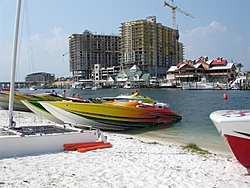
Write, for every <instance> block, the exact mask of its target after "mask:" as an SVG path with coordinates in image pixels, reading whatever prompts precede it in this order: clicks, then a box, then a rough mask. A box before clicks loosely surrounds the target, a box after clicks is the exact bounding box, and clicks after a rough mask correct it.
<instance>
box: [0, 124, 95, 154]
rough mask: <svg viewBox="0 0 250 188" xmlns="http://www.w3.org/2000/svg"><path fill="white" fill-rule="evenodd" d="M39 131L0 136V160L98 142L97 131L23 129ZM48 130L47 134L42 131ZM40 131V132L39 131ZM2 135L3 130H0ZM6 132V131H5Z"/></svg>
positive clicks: (16, 132)
mask: <svg viewBox="0 0 250 188" xmlns="http://www.w3.org/2000/svg"><path fill="white" fill-rule="evenodd" d="M23 128H28V129H29V130H30V129H33V130H39V132H37V134H33V133H34V132H30V133H26V134H23V133H20V131H11V132H12V134H9V135H1V136H0V145H1V147H0V158H10V157H22V156H27V155H38V154H44V153H50V152H60V151H63V150H64V147H63V145H64V144H68V143H85V142H95V141H98V139H99V137H98V130H84V131H82V130H77V129H75V128H72V127H71V128H67V129H64V128H61V127H56V126H36V127H35V128H34V127H32V128H31V127H23ZM46 129H47V130H49V132H48V133H46V132H44V130H46ZM40 130H41V131H40ZM1 131H2V133H3V132H4V131H5V130H1ZM6 131H8V130H7V129H6Z"/></svg>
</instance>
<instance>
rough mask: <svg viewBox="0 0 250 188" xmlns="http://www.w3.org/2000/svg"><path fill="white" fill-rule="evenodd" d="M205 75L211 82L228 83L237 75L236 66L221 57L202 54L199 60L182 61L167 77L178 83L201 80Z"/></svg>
mask: <svg viewBox="0 0 250 188" xmlns="http://www.w3.org/2000/svg"><path fill="white" fill-rule="evenodd" d="M204 76H205V77H206V79H207V81H209V82H220V83H228V82H229V81H230V80H233V79H234V78H235V76H236V66H235V64H234V63H228V62H227V60H224V59H222V58H221V57H218V58H217V59H216V60H208V57H203V56H201V57H199V58H198V60H197V61H191V60H186V61H185V62H180V63H178V64H177V66H172V67H170V69H169V70H168V71H167V73H166V79H167V80H170V81H172V82H174V83H175V84H177V85H178V84H180V83H181V82H192V81H200V79H201V78H202V77H204Z"/></svg>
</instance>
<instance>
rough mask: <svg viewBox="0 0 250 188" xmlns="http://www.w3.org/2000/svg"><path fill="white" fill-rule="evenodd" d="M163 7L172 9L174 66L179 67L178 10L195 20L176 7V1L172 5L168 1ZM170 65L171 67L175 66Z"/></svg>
mask: <svg viewBox="0 0 250 188" xmlns="http://www.w3.org/2000/svg"><path fill="white" fill-rule="evenodd" d="M163 6H168V7H170V8H171V9H172V27H173V64H174V65H177V63H178V61H179V59H178V40H179V32H178V30H177V28H176V16H175V11H176V10H177V11H178V12H180V13H182V14H185V15H186V16H189V17H191V18H194V16H192V15H191V14H189V13H187V12H185V11H183V10H181V9H180V8H178V7H177V6H175V5H174V0H172V5H170V4H169V3H167V2H166V1H163ZM173 64H172V63H170V66H171V65H173Z"/></svg>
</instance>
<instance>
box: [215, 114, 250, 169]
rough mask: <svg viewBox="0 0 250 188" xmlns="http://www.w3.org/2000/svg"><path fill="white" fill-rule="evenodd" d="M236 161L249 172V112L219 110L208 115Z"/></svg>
mask: <svg viewBox="0 0 250 188" xmlns="http://www.w3.org/2000/svg"><path fill="white" fill-rule="evenodd" d="M210 119H211V120H212V122H213V123H214V125H215V127H216V128H217V130H218V132H219V133H220V135H221V136H222V138H223V139H224V141H225V142H226V143H227V144H228V146H229V147H230V149H231V150H232V152H233V154H234V155H235V157H236V159H237V160H238V161H239V163H240V164H242V165H243V166H244V167H246V168H247V170H248V171H249V172H250V110H219V111H215V112H213V113H211V114H210Z"/></svg>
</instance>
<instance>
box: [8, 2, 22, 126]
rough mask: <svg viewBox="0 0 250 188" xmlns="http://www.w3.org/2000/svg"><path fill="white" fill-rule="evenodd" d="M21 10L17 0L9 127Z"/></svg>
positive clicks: (11, 115) (11, 114) (10, 123)
mask: <svg viewBox="0 0 250 188" xmlns="http://www.w3.org/2000/svg"><path fill="white" fill-rule="evenodd" d="M20 11H21V0H17V8H16V21H15V30H14V41H13V51H12V64H11V78H10V95H9V127H12V119H13V103H14V89H15V88H14V86H15V77H16V59H17V43H18V31H19V21H20Z"/></svg>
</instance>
